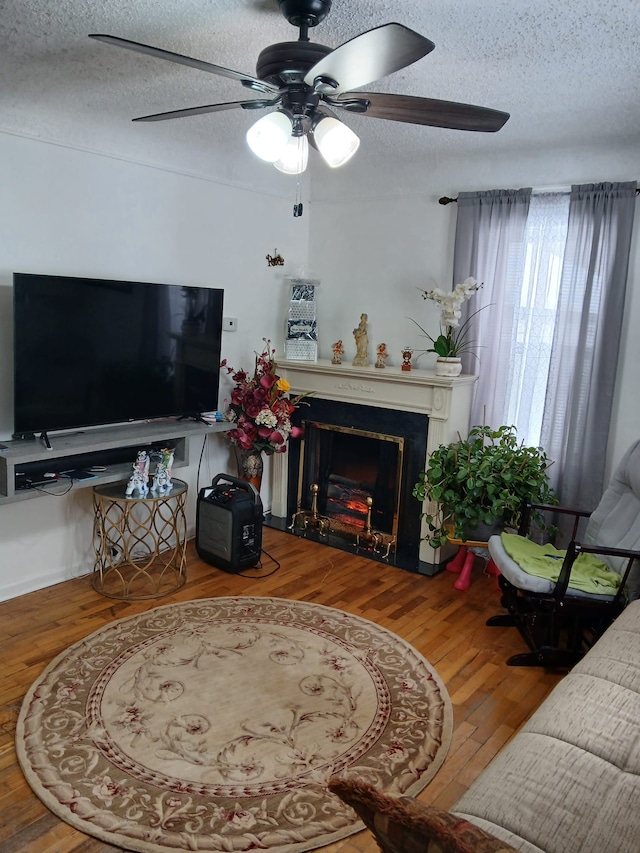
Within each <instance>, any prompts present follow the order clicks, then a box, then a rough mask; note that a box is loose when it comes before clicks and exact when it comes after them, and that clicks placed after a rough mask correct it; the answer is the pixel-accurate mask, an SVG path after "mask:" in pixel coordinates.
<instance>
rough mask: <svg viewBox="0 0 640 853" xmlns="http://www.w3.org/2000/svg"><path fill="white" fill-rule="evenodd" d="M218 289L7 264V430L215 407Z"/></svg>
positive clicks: (18, 432)
mask: <svg viewBox="0 0 640 853" xmlns="http://www.w3.org/2000/svg"><path fill="white" fill-rule="evenodd" d="M223 296H224V291H223V290H221V289H216V288H208V287H190V286H181V285H175V284H153V283H150V282H136V281H111V280H108V279H93V278H74V277H69V276H57V275H34V274H30V273H14V275H13V308H14V311H13V319H14V328H13V331H14V428H15V432H14V437H16V438H24V437H31V436H32V435H33V434H35V433H47V432H52V431H56V430H69V429H73V428H76V427H90V426H99V425H102V424H115V423H124V422H128V421H138V420H150V419H154V418H163V417H170V416H184V417H197V416H198V415H200V414H201V413H203V412H210V411H215V410H216V409H217V407H218V388H219V371H220V348H221V338H222V308H223Z"/></svg>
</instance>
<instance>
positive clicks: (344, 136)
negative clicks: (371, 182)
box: [313, 116, 360, 169]
mask: <svg viewBox="0 0 640 853" xmlns="http://www.w3.org/2000/svg"><path fill="white" fill-rule="evenodd" d="M313 139H314V142H315V144H316V147H317V149H318V151H319V152H320V155H321V156H322V159H323V160H324V161H325V163H326V164H327V165H328V166H331V168H332V169H335V168H337V167H338V166H343V165H344V164H345V163H346V162H348V161H349V160H350V159H351V158H352V157H353V155H354V154H355V153H356V151H357V150H358V147H359V145H360V140H359V138H358V137H357V136H356V135H355V133H354V132H353V131H352V130H351V128H349V127H347V126H346V124H343V123H342V122H341V121H339V120H338V119H337V118H333V116H323V117H322V118H321V119H320V121H319V122H318V123H317V124H316V125H315V127H314V129H313Z"/></svg>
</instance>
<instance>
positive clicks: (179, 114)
mask: <svg viewBox="0 0 640 853" xmlns="http://www.w3.org/2000/svg"><path fill="white" fill-rule="evenodd" d="M281 100H282V99H281V98H273V99H272V100H270V101H267V100H261V99H256V100H253V101H230V102H229V103H226V104H209V105H208V106H204V107H188V108H187V109H184V110H171V111H170V112H167V113H154V114H153V115H149V116H139V117H138V118H134V119H132V121H165V120H166V119H170V118H186V117H187V116H201V115H206V114H207V113H218V112H222V111H223V110H234V109H236V108H239V109H243V110H261V109H265V108H266V107H273V106H275V105H276V104H278V103H280V101H281Z"/></svg>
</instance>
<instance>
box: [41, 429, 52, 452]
mask: <svg viewBox="0 0 640 853" xmlns="http://www.w3.org/2000/svg"><path fill="white" fill-rule="evenodd" d="M40 441H41V442H42V443H43V444H44V446H45V447H46V448H47V450H53V447H52V446H51V442H50V441H49V436H48V435H47V433H46V432H41V433H40Z"/></svg>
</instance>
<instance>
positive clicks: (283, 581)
mask: <svg viewBox="0 0 640 853" xmlns="http://www.w3.org/2000/svg"><path fill="white" fill-rule="evenodd" d="M263 539H264V541H263V547H264V549H265V552H267V553H268V554H269V555H271V557H273V558H274V559H275V560H277V561H278V562H279V563H280V567H279V568H277V566H276V564H275V563H273V562H272V561H271V560H270V558H269V557H267V556H263V564H262V565H261V566H260V567H256V568H253V569H248V570H247V571H246V572H243V573H242V575H235V574H230V573H226V572H222V571H220V570H219V569H217V568H215V567H213V566H210V565H208V564H206V563H204V562H203V561H202V560H200V559H199V558H198V556H197V554H196V551H195V547H194V544H193V542H191V543H189V547H188V567H187V582H186V584H185V585H184V586H183V587H182V588H181V589H180V590H178V591H177V592H176V593H174V594H172V595H168V596H165V597H164V598H162V599H159V600H157V601H142V602H125V601H118V600H115V599H109V598H105V597H103V596H101V595H99V594H98V593H96V592H95V591H94V590H93V587H92V586H91V579H90V577H89V576H86V577H83V578H76V579H74V580H70V581H66V582H65V583H62V584H57V585H55V586H51V587H48V588H47V589H43V590H38V591H37V592H33V593H29V594H28V595H24V596H21V597H20V598H16V599H12V600H11V601H6V602H1V603H0V626H2V628H1V631H0V639H1V640H2V642H1V643H0V666H1V670H0V671H1V672H2V693H1V695H0V818H1V819H0V849H2V851H3V853H14V851H16V853H18V851H20V853H24V851H28V853H112V851H116V850H117V848H115V847H112V846H111V845H108V844H105V843H104V842H101V841H98V840H97V839H94V838H89V837H88V836H86V835H84V834H83V833H81V832H78V831H77V830H76V829H73V828H72V827H70V826H68V825H67V824H65V823H63V822H62V821H60V820H59V819H58V818H56V817H55V816H54V815H52V814H51V813H50V812H49V811H48V810H47V809H46V808H45V807H44V806H43V805H42V804H41V802H40V801H39V800H38V798H37V797H36V796H35V794H33V793H32V791H31V789H30V788H29V786H28V785H27V783H26V780H25V779H24V776H23V775H22V772H21V770H20V767H19V764H18V762H17V758H16V753H15V746H14V735H15V725H16V720H17V716H18V712H19V708H20V705H21V702H22V698H23V697H24V695H25V693H26V691H27V690H28V688H29V687H30V685H31V684H32V682H33V681H34V679H36V678H37V677H38V675H39V674H40V673H41V672H42V670H43V669H44V668H45V667H46V666H47V665H48V664H49V663H50V661H51V660H53V658H54V657H56V656H57V655H58V654H60V653H61V652H63V651H64V650H65V649H66V648H67V647H68V646H69V645H71V644H72V643H74V642H76V641H78V640H80V639H82V638H83V637H86V636H88V635H89V634H91V633H93V632H94V631H97V630H99V629H100V628H101V627H102V626H104V625H107V624H109V622H112V621H113V620H115V619H121V618H124V617H127V616H132V615H134V614H136V613H143V612H145V611H146V610H149V609H150V608H152V607H156V606H163V605H165V604H170V603H173V602H176V601H189V600H192V599H198V598H213V597H218V596H238V595H251V596H274V597H277V598H291V599H296V600H300V601H312V602H315V603H317V604H323V605H325V606H329V607H337V608H339V609H342V610H345V611H347V612H349V613H352V614H354V615H356V616H360V617H362V618H364V619H368V620H370V621H373V622H377V623H378V624H380V625H383V626H384V627H385V628H387V629H389V630H391V631H393V632H394V633H395V634H397V635H399V636H400V637H402V638H403V639H404V640H406V641H407V642H408V643H410V644H411V645H412V646H414V648H415V649H416V650H417V651H418V652H420V654H422V655H423V656H424V657H425V658H426V659H427V660H428V661H429V662H430V663H431V664H432V665H433V666H434V667H435V668H436V670H437V672H438V673H439V675H440V677H441V678H442V679H443V681H444V683H445V684H446V686H447V689H448V691H449V695H450V697H451V700H452V704H453V710H454V723H455V727H454V733H453V741H452V745H451V748H450V750H449V753H448V755H447V758H446V760H445V762H444V764H443V766H442V768H441V769H440V770H439V772H438V773H437V774H436V776H435V778H434V779H433V781H432V782H431V783H430V784H429V785H428V786H427V788H426V789H425V790H424V791H423V792H421V793H420V794H419V799H420V800H421V801H423V802H425V803H431V804H434V805H437V806H439V807H441V808H449V807H450V806H451V805H453V803H454V802H455V801H456V800H457V799H458V798H459V797H460V796H461V794H462V793H463V792H464V791H465V790H466V788H467V787H468V785H469V784H470V783H471V781H472V780H473V779H474V778H475V777H476V776H477V775H478V774H479V773H480V772H481V771H482V769H483V768H484V767H485V766H486V765H487V764H488V762H489V761H490V760H491V758H492V757H493V756H494V755H495V753H496V752H497V751H498V750H499V749H500V748H501V746H502V745H503V744H504V743H505V742H506V741H507V740H508V739H509V738H510V737H511V736H512V734H513V733H514V732H515V731H516V730H517V729H518V728H519V727H520V726H521V725H522V723H523V722H524V721H525V720H526V719H527V718H528V717H529V716H530V714H531V713H532V712H533V710H535V708H536V707H537V706H538V705H539V704H540V702H541V701H542V700H543V699H544V697H545V696H546V695H547V694H548V693H549V692H550V690H551V689H552V688H553V687H554V685H555V684H556V683H557V682H558V681H559V679H560V678H561V675H559V674H557V673H550V672H545V671H544V670H542V669H537V668H535V669H521V668H512V667H508V666H507V665H506V659H507V657H508V656H509V655H511V654H514V653H516V652H520V651H523V650H524V648H523V643H522V639H521V638H520V636H519V634H518V632H517V631H516V630H515V629H512V628H487V627H486V626H485V622H486V620H487V619H488V618H489V617H490V616H492V615H494V614H496V613H499V612H500V611H501V608H500V603H499V593H498V591H497V590H496V587H495V582H494V580H493V579H492V578H489V577H487V576H485V575H484V574H483V573H482V572H480V571H478V572H474V574H473V576H472V584H471V587H470V588H469V589H468V590H466V591H458V590H456V589H454V587H453V582H454V580H455V578H454V577H453V576H452V575H451V574H450V573H447V572H442V573H441V574H439V575H436V576H435V577H425V576H422V575H417V574H412V573H409V572H406V571H404V570H402V569H398V568H394V567H392V566H387V565H385V564H383V563H379V562H376V561H373V560H368V559H366V557H364V556H362V555H359V554H355V553H348V552H346V551H338V550H336V549H334V548H330V547H328V546H325V545H323V544H321V543H315V542H310V541H307V540H304V539H300V538H297V537H294V536H291V535H290V534H288V533H285V532H282V531H278V530H273V529H269V528H265V529H264V534H263ZM274 570H275V571H274ZM324 853H377V846H376V844H375V842H374V841H373V838H372V836H371V835H370V834H369V833H368V832H366V831H365V832H361V833H358V834H356V835H353V836H350V837H349V838H347V839H345V840H343V841H341V842H338V843H336V844H333V845H330V846H329V847H326V848H324Z"/></svg>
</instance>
